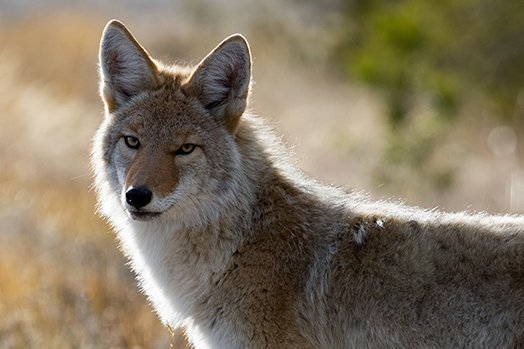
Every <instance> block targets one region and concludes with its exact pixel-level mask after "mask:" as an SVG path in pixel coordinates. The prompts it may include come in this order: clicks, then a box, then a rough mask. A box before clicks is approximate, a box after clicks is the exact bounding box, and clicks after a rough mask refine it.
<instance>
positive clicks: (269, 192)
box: [92, 20, 524, 349]
mask: <svg viewBox="0 0 524 349" xmlns="http://www.w3.org/2000/svg"><path fill="white" fill-rule="evenodd" d="M99 58H100V93H101V96H102V99H103V102H104V105H105V114H106V115H105V118H104V120H103V122H102V124H101V126H100V128H99V129H98V131H97V133H96V136H95V138H94V147H93V152H92V163H93V168H94V173H95V187H96V191H97V195H98V204H99V210H100V212H101V214H102V215H103V216H105V217H107V219H108V220H109V221H110V222H111V224H112V225H113V227H114V228H115V230H116V234H117V238H118V240H119V243H120V248H121V250H122V252H123V253H124V254H125V255H126V256H127V257H128V258H129V260H130V265H131V267H132V269H133V270H134V271H135V273H136V275H137V279H138V282H139V285H140V288H141V290H142V291H143V292H144V293H145V294H146V295H147V297H148V298H149V300H150V302H151V304H152V306H153V308H154V309H155V311H156V313H157V314H158V316H159V318H160V319H161V320H162V322H163V323H164V324H165V325H167V326H170V327H173V328H180V327H182V328H184V330H185V332H186V334H187V336H188V338H189V340H190V342H191V343H192V344H193V345H194V347H195V348H326V349H334V348H490V349H492V348H524V217H523V216H488V215H484V214H474V215H473V214H471V215H470V214H465V213H455V214H451V213H441V212H437V211H427V210H422V209H417V208H410V207H406V206H403V205H399V204H394V203H391V202H374V201H372V200H371V199H369V198H368V197H367V196H365V195H362V194H355V193H349V192H348V191H345V190H342V189H339V188H335V187H331V186H325V185H322V184H319V183H317V182H315V181H314V180H311V179H309V178H308V177H306V176H305V175H304V174H302V173H301V172H300V171H298V170H297V169H295V168H294V166H293V165H291V164H292V161H290V160H289V158H288V157H287V152H286V150H285V148H284V146H283V145H282V144H281V142H280V141H279V139H278V137H276V136H275V135H274V133H273V132H272V131H271V130H270V129H269V128H268V127H267V126H265V124H264V122H263V121H261V119H260V118H259V117H257V116H254V115H252V114H250V113H249V112H247V111H246V107H247V105H248V97H249V93H250V81H251V55H250V49H249V46H248V44H247V42H246V40H245V39H244V38H243V37H242V36H241V35H238V34H236V35H233V36H230V37H228V38H227V39H225V40H224V41H222V43H220V44H219V45H218V46H217V47H216V48H215V49H214V50H213V51H211V53H209V54H208V55H207V56H206V57H205V58H204V59H203V60H202V61H201V62H200V63H199V64H198V65H196V66H195V67H183V66H167V65H164V64H162V63H160V62H158V61H156V60H154V59H152V58H151V57H150V56H149V54H148V53H147V52H146V50H145V49H144V48H143V47H142V46H141V45H140V44H139V43H138V42H137V41H136V40H135V39H134V37H133V36H132V35H131V34H130V32H129V31H128V30H127V29H126V27H125V26H124V25H123V24H122V23H120V22H118V21H116V20H113V21H111V22H109V23H108V24H107V26H106V27H105V29H104V32H103V36H102V40H101V45H100V57H99Z"/></svg>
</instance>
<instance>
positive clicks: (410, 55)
mask: <svg viewBox="0 0 524 349" xmlns="http://www.w3.org/2000/svg"><path fill="white" fill-rule="evenodd" d="M340 8H341V9H342V20H341V21H340V26H339V28H338V30H339V33H338V39H337V42H336V45H335V56H336V60H337V61H338V62H339V63H340V64H341V65H342V66H343V68H344V70H345V71H346V72H347V73H348V75H349V76H350V77H351V78H352V79H358V80H360V81H363V82H365V83H366V84H368V85H370V86H371V87H373V88H375V89H377V90H378V91H379V92H380V93H381V96H382V98H383V99H384V101H385V103H386V105H387V112H386V113H385V116H386V118H387V124H388V125H389V134H388V138H389V141H388V142H387V149H386V152H385V160H386V161H388V162H389V163H393V164H395V163H397V164H398V163H402V164H403V165H406V166H411V167H417V168H422V169H423V168H425V167H424V166H425V165H427V163H428V159H429V158H430V157H431V154H432V152H433V149H434V147H435V144H436V143H437V139H439V137H442V136H443V135H444V134H445V133H446V132H447V131H449V129H450V128H451V127H453V125H454V122H455V119H456V117H457V115H463V114H464V107H465V106H468V105H472V104H474V105H475V108H476V109H477V110H478V109H479V108H480V109H483V110H486V111H487V113H489V114H490V115H492V116H494V117H496V118H499V119H500V120H501V121H502V122H505V123H509V124H511V125H514V126H516V125H520V126H522V119H523V116H524V89H523V87H524V2H522V1H491V0H443V1H429V0H395V1H393V0H353V1H346V2H342V3H340ZM451 170H452V169H451V168H448V169H445V168H444V169H441V171H436V172H435V171H434V169H431V170H430V171H421V174H422V175H424V176H425V177H426V176H429V175H433V176H434V178H433V179H434V180H435V183H436V184H437V185H439V186H442V185H443V186H444V187H445V186H446V185H447V183H449V181H450V178H451V175H452V173H451V172H450V171H451ZM435 174H436V176H435Z"/></svg>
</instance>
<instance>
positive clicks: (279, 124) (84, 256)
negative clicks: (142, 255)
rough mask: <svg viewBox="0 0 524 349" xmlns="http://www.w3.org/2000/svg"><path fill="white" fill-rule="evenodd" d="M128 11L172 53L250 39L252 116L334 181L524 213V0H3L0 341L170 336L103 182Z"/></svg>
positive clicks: (153, 340) (170, 56)
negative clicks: (131, 264)
mask: <svg viewBox="0 0 524 349" xmlns="http://www.w3.org/2000/svg"><path fill="white" fill-rule="evenodd" d="M111 18H118V19H120V20H122V21H123V22H124V23H125V24H126V25H127V26H128V27H129V28H130V29H131V31H132V32H133V34H134V35H135V36H136V37H137V38H138V40H139V41H140V42H141V43H142V44H143V45H144V46H145V47H146V48H147V49H148V51H149V52H150V53H151V54H152V55H153V56H154V57H156V58H158V59H161V60H165V61H167V62H171V63H176V62H181V63H197V62H198V61H199V60H200V59H201V58H202V57H203V56H204V55H205V54H206V53H207V52H208V51H209V50H211V49H212V48H213V47H214V46H215V45H216V44H217V43H218V42H220V41H221V40H222V39H223V38H225V37H226V36H228V35H230V34H231V33H234V32H241V33H243V34H244V35H245V36H246V37H247V39H248V40H249V42H250V44H251V49H252V53H253V56H254V71H253V75H254V80H255V82H256V83H255V85H254V93H253V95H252V97H251V110H252V111H253V112H254V113H256V114H259V115H261V116H263V117H264V118H266V119H268V120H269V122H270V123H271V124H272V125H273V127H274V128H275V129H276V130H277V132H279V133H280V134H282V135H283V139H284V141H285V143H286V144H287V145H288V146H289V148H290V150H291V151H293V152H294V153H295V155H296V158H297V164H298V166H299V167H301V168H302V169H303V170H304V171H305V172H307V173H309V174H311V175H312V176H315V177H317V178H319V179H321V180H322V181H324V182H328V183H334V184H337V185H341V186H346V187H348V188H351V189H354V190H358V191H360V190H364V191H367V192H369V193H371V195H372V196H373V197H375V198H377V199H380V198H396V199H397V198H398V199H400V200H402V201H404V202H406V203H407V204H410V205H417V206H422V207H426V208H434V207H438V208H440V209H442V210H469V211H487V212H490V213H516V214H522V213H523V212H524V163H523V162H524V2H520V1H491V0H453V1H451V0H442V1H429V0H427V1H423V0H397V1H391V0H319V1H313V0H310V1H308V0H303V1H298V0H296V1H276V0H268V1H256V0H245V1H241V2H230V1H226V0H221V1H210V0H197V1H189V0H179V1H175V0H173V1H168V0H154V1H147V2H146V1H143V2H141V1H137V0H133V1H122V0H118V1H116V0H115V1H101V0H94V1H90V2H81V1H66V0H48V1H45V0H42V1H29V0H17V1H9V0H7V1H5V0H4V1H0V118H1V119H0V121H1V123H0V348H168V347H169V342H170V336H169V333H168V331H167V330H166V329H165V328H163V327H162V326H161V325H160V323H159V321H158V320H157V319H156V317H155V315H154V314H152V312H151V309H150V307H149V306H148V304H147V301H146V299H145V297H143V296H142V295H141V294H139V293H138V291H137V288H136V284H135V281H134V277H133V275H132V273H131V272H130V271H129V270H128V268H127V266H126V265H125V260H124V258H123V257H122V256H121V255H120V252H119V251H118V249H117V244H116V242H115V240H114V236H113V234H112V232H111V231H110V229H109V227H108V226H107V225H106V224H105V223H104V222H103V221H101V220H100V219H99V218H98V217H96V215H95V208H94V207H95V198H94V193H93V191H92V190H91V189H90V184H91V175H90V170H89V150H90V143H91V138H92V136H93V133H94V131H95V129H96V127H97V125H98V124H99V123H100V121H101V120H102V117H103V114H102V111H103V109H102V104H101V102H100V101H99V98H98V95H97V92H98V91H97V89H98V86H97V51H98V43H99V38H100V35H101V31H102V29H103V27H104V25H105V23H106V22H107V21H108V20H109V19H111Z"/></svg>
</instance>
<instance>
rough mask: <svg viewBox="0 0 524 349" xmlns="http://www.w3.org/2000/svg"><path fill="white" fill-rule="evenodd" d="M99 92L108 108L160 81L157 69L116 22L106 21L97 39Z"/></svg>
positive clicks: (109, 110) (111, 108)
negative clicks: (98, 40) (98, 50)
mask: <svg viewBox="0 0 524 349" xmlns="http://www.w3.org/2000/svg"><path fill="white" fill-rule="evenodd" d="M99 59H100V94H101V96H102V99H103V100H104V103H105V105H106V108H107V111H108V112H112V111H114V110H116V109H118V108H119V107H120V106H122V104H124V103H125V102H126V101H128V100H129V99H130V98H131V97H133V96H135V95H137V94H139V93H140V92H142V91H144V90H147V89H152V88H155V87H156V86H158V84H159V75H158V68H157V66H156V65H155V63H154V62H153V60H152V59H151V58H150V57H149V55H148V54H147V52H146V50H145V49H144V48H143V47H142V46H140V44H139V43H138V42H137V41H136V40H135V38H134V37H133V35H131V33H130V32H129V31H128V30H127V28H126V27H125V26H124V25H123V24H122V23H121V22H119V21H117V20H112V21H110V22H109V23H107V25H106V27H105V29H104V33H103V34H102V40H101V42H100V56H99Z"/></svg>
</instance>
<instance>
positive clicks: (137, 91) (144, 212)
mask: <svg viewBox="0 0 524 349" xmlns="http://www.w3.org/2000/svg"><path fill="white" fill-rule="evenodd" d="M250 77H251V56H250V52H249V47H248V44H247V42H246V41H245V39H244V38H243V37H242V36H241V35H233V36H231V37H229V38H227V39H225V40H224V41H223V42H222V43H221V44H220V45H218V46H217V47H216V48H215V49H214V50H213V51H212V52H211V53H210V54H208V55H207V56H206V57H205V58H204V59H203V60H202V61H201V62H200V63H199V64H198V65H197V66H196V67H195V68H194V69H189V68H181V67H164V66H163V65H161V64H160V63H158V62H156V61H155V60H153V59H152V58H151V57H150V56H149V55H148V53H147V52H146V51H145V49H144V48H142V46H140V44H139V43H138V42H137V41H136V40H135V39H134V38H133V36H132V35H131V34H130V32H129V31H128V30H127V29H126V28H125V26H124V25H123V24H122V23H120V22H118V21H111V22H109V23H108V25H107V26H106V28H105V30H104V33H103V36H102V41H101V44H100V92H101V95H102V99H103V101H104V104H105V110H106V116H105V119H104V122H103V124H102V126H101V127H100V129H99V131H98V133H97V136H96V139H95V145H94V152H93V158H94V160H93V161H94V167H95V172H96V181H97V187H98V188H99V190H100V191H103V190H104V189H100V187H104V185H105V190H106V191H108V192H111V194H110V195H112V197H113V201H118V202H119V204H121V205H122V206H121V208H120V211H122V208H123V209H124V210H125V211H126V212H127V214H128V215H129V216H130V217H131V218H133V219H135V220H142V221H143V220H151V219H155V217H157V216H161V215H164V216H169V215H170V214H175V215H176V214H177V213H179V212H182V213H183V214H184V215H186V216H187V214H188V212H195V211H202V210H206V209H207V212H208V214H210V213H209V212H212V211H213V210H210V209H209V208H210V207H206V206H213V207H214V209H215V210H216V209H218V210H220V209H221V208H222V209H227V204H226V202H221V200H222V201H227V200H228V197H231V196H232V195H234V192H235V191H238V190H239V185H240V183H239V181H241V177H242V174H241V172H242V171H241V169H240V164H239V153H238V149H237V145H236V140H235V133H236V131H237V127H238V125H239V119H240V117H241V116H242V114H243V113H244V111H245V108H246V104H247V97H248V93H249V84H250ZM107 195H108V193H101V196H102V199H101V200H100V201H101V209H102V212H103V213H105V214H107V215H110V213H109V212H108V211H111V212H114V209H115V207H114V205H115V203H113V204H112V206H111V204H108V207H104V205H105V203H104V202H103V201H104V200H106V199H107ZM115 197H117V198H118V200H115ZM109 206H111V208H109ZM111 214H112V213H111ZM217 214H218V212H217Z"/></svg>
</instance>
